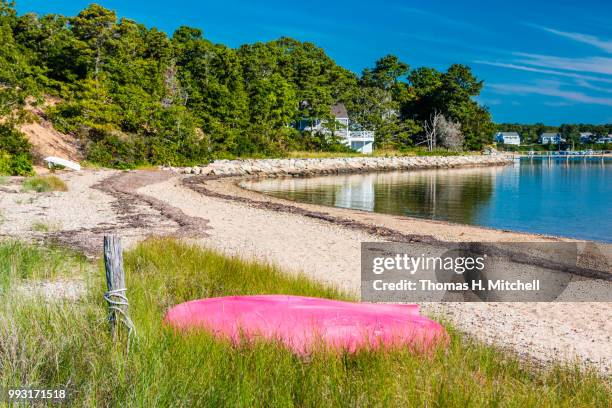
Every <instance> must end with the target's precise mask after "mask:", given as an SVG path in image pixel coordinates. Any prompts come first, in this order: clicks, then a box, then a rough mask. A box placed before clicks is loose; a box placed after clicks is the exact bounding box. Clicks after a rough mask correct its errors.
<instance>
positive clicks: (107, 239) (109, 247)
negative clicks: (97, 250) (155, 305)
mask: <svg viewBox="0 0 612 408" xmlns="http://www.w3.org/2000/svg"><path fill="white" fill-rule="evenodd" d="M104 268H105V270H106V287H107V292H106V294H105V295H104V299H106V301H107V302H108V312H109V316H108V320H109V323H110V328H111V331H112V333H113V336H115V333H116V326H117V322H118V321H119V320H121V319H122V317H123V320H124V321H126V319H127V320H129V318H128V317H127V316H128V314H127V313H128V301H127V297H126V295H125V272H124V271H123V254H122V252H121V238H119V237H118V236H116V235H105V236H104ZM121 315H122V316H121Z"/></svg>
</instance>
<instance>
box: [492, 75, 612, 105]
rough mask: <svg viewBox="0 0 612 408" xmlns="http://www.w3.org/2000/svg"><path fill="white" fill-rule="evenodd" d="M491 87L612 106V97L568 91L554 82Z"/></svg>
mask: <svg viewBox="0 0 612 408" xmlns="http://www.w3.org/2000/svg"><path fill="white" fill-rule="evenodd" d="M489 89H492V90H493V91H494V92H497V93H501V94H507V95H544V96H554V97H558V98H561V99H563V100H565V101H571V102H580V103H586V104H591V105H605V106H612V98H601V97H594V96H590V95H587V94H584V93H582V92H576V91H566V90H563V89H561V88H560V86H559V84H557V83H554V82H548V81H547V82H542V83H539V84H536V85H524V84H489Z"/></svg>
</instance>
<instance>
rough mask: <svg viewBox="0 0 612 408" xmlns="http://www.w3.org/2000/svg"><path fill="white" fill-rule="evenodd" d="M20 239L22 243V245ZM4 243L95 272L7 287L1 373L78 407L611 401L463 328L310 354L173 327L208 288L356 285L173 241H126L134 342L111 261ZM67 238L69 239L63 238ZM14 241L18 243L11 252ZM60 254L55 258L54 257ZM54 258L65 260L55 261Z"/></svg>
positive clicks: (311, 291)
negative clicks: (73, 291) (439, 340)
mask: <svg viewBox="0 0 612 408" xmlns="http://www.w3.org/2000/svg"><path fill="white" fill-rule="evenodd" d="M11 245H19V251H11V250H10V246H11ZM47 251H49V250H45V249H40V248H35V247H28V246H23V245H22V244H14V243H13V244H11V243H8V244H0V273H1V274H2V275H3V276H4V275H7V274H9V275H10V277H11V278H10V279H8V278H7V279H6V282H9V283H8V284H7V285H11V286H12V287H13V288H15V287H18V286H19V284H20V281H21V280H23V279H26V278H29V277H35V278H46V277H53V276H57V275H61V276H65V275H66V274H67V273H69V272H72V273H73V274H74V273H76V274H85V275H86V276H87V279H86V281H87V282H90V285H89V286H90V288H89V290H88V292H87V294H86V295H85V296H84V298H82V300H80V301H77V302H67V301H61V300H58V301H55V302H52V303H48V302H47V303H45V302H44V301H42V300H37V299H34V298H28V299H24V298H23V296H19V291H8V290H3V291H2V292H0V297H1V298H0V304H1V305H2V306H0V307H1V309H0V386H8V385H11V386H16V385H22V384H42V385H45V386H46V387H47V388H48V387H52V386H65V385H68V388H69V389H70V390H71V393H72V400H71V402H72V404H73V405H75V406H170V405H172V406H266V407H267V406H462V407H463V406H483V405H486V406H568V407H570V406H572V407H574V406H602V407H606V406H609V405H610V402H611V401H610V394H609V392H610V389H609V384H607V383H606V382H605V380H604V379H601V378H599V377H597V376H596V375H594V374H592V373H581V372H580V371H578V370H576V369H572V368H559V367H553V368H549V369H547V370H545V371H542V370H537V369H534V368H532V367H528V366H525V365H521V364H519V362H518V361H517V360H516V359H514V358H513V357H511V356H509V355H507V354H504V353H502V352H500V350H497V349H495V348H493V347H488V346H483V345H481V344H478V343H474V342H472V341H469V340H467V339H465V338H463V337H462V336H460V335H459V334H457V333H456V332H455V331H454V330H453V329H452V328H450V327H449V331H450V334H451V343H450V346H449V347H448V349H446V350H440V351H439V352H437V353H436V354H435V355H434V356H432V357H426V356H415V355H411V354H409V353H407V352H401V351H394V352H376V353H375V352H363V353H359V354H356V355H334V354H327V353H315V354H314V355H313V356H311V357H310V358H309V359H302V358H299V357H296V356H294V355H292V354H291V353H289V352H288V351H286V350H284V349H283V348H282V347H280V346H278V345H275V344H264V343H260V344H255V345H253V346H251V347H246V346H242V347H234V346H232V345H231V344H229V343H227V342H221V341H216V340H214V339H212V338H211V337H210V336H207V335H205V334H192V335H189V336H183V335H176V334H174V333H173V332H172V331H170V330H167V329H165V328H164V327H162V324H161V319H162V317H163V315H164V313H165V311H166V310H167V308H168V307H170V306H172V305H174V304H176V303H179V302H182V301H185V300H190V299H196V298H201V297H207V296H222V295H237V294H260V293H286V294H297V295H308V296H324V297H329V298H342V299H347V298H349V297H348V296H347V295H345V294H342V293H340V292H338V291H336V290H334V289H331V288H327V287H324V286H322V285H319V284H316V283H313V282H311V281H309V280H308V279H306V278H304V277H291V276H287V275H285V274H283V273H282V272H281V271H279V270H277V269H275V268H273V267H270V266H267V265H261V264H257V263H249V262H244V261H240V260H237V259H232V258H227V257H224V256H221V255H219V254H217V253H215V252H211V251H207V250H203V249H200V248H197V247H194V246H190V245H187V244H182V243H178V242H175V241H171V240H150V241H147V242H145V243H143V244H141V245H139V246H138V247H137V248H135V249H133V250H132V251H129V252H127V253H126V254H125V266H126V273H127V286H128V296H129V299H130V311H131V315H132V318H133V320H134V321H135V324H136V326H137V331H138V337H137V339H136V340H135V341H134V342H133V343H132V348H131V350H130V353H129V355H126V353H125V346H124V344H116V343H114V342H113V341H112V340H111V338H110V336H109V334H108V332H107V327H106V309H105V305H104V302H103V300H102V293H103V289H104V285H103V280H102V276H103V272H102V270H101V268H99V267H98V266H90V265H88V264H86V263H85V261H83V260H82V259H81V258H79V257H75V256H73V255H70V254H64V256H62V255H61V253H60V252H47ZM52 251H57V250H52ZM7 254H10V255H7ZM49 257H51V259H52V260H53V261H52V262H41V261H40V260H44V259H47V258H49ZM49 265H54V266H53V267H50V266H49Z"/></svg>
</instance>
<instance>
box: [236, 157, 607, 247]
mask: <svg viewBox="0 0 612 408" xmlns="http://www.w3.org/2000/svg"><path fill="white" fill-rule="evenodd" d="M245 186H246V187H247V188H251V189H254V190H258V191H261V192H264V193H266V194H269V195H272V196H275V197H280V198H286V199H290V200H295V201H302V202H307V203H314V204H323V205H329V206H336V207H344V208H354V209H359V210H365V211H373V212H379V213H387V214H399V215H406V216H411V217H419V218H429V219H436V220H445V221H452V222H457V223H464V224H474V225H482V226H487V227H493V228H500V229H509V230H515V231H527V232H536V233H542V234H551V235H559V236H567V237H575V238H582V239H589V240H598V241H606V242H612V159H605V160H603V161H602V159H601V158H598V159H584V158H572V159H569V160H565V159H561V160H557V161H546V160H540V159H533V160H531V159H521V161H520V162H518V161H517V162H516V163H515V164H514V165H511V166H504V167H487V168H474V169H454V170H424V171H408V172H406V171H403V172H392V173H371V174H358V175H342V176H325V177H316V178H306V179H267V180H263V181H258V182H249V183H247V184H246V185H245Z"/></svg>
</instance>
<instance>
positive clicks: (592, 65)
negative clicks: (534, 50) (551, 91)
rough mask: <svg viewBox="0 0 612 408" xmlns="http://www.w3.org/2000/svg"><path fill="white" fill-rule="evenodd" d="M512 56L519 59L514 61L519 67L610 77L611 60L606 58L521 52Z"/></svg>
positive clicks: (611, 69)
mask: <svg viewBox="0 0 612 408" xmlns="http://www.w3.org/2000/svg"><path fill="white" fill-rule="evenodd" d="M514 55H516V56H517V57H521V58H520V59H518V60H517V61H516V62H518V63H519V64H521V65H533V66H536V67H544V68H549V69H557V70H563V71H577V72H592V73H596V74H604V75H612V58H608V57H586V58H564V57H555V56H552V55H541V54H529V53H522V52H519V53H514Z"/></svg>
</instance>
